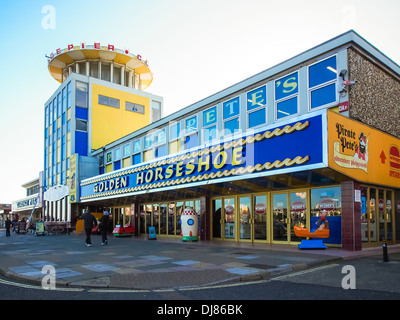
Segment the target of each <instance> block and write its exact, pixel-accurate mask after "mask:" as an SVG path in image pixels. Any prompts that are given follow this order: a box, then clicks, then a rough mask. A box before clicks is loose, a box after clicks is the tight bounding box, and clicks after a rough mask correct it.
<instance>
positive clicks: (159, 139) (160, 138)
mask: <svg viewBox="0 0 400 320" xmlns="http://www.w3.org/2000/svg"><path fill="white" fill-rule="evenodd" d="M155 136H156V144H157V145H160V144H165V141H166V136H165V129H161V130H158V131H157V132H156V134H155Z"/></svg>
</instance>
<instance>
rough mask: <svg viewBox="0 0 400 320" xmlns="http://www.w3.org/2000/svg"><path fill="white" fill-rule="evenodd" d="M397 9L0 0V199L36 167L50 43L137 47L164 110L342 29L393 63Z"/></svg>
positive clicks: (202, 0) (317, 3) (291, 1)
mask: <svg viewBox="0 0 400 320" xmlns="http://www.w3.org/2000/svg"><path fill="white" fill-rule="evenodd" d="M48 6H50V7H48ZM48 8H51V9H52V10H50V11H49V10H48ZM399 14H400V1H399V0H381V1H375V0H373V1H372V0H336V1H330V0H301V1H299V0H286V1H285V0H283V1H276V0H271V1H270V0H246V1H243V0H240V1H239V0H142V1H137V0H113V1H108V0H107V1H105V0H68V1H65V0H63V1H60V0H46V1H42V0H0V150H1V156H0V203H11V202H12V201H15V200H19V199H21V198H24V197H25V196H26V192H25V189H24V188H22V187H21V185H22V184H24V183H26V182H28V181H31V180H33V179H35V178H37V177H38V176H39V172H40V171H42V170H43V111H44V103H45V102H46V101H47V99H48V98H49V97H50V96H51V94H52V93H53V92H54V91H55V90H56V89H57V87H58V86H59V83H58V82H56V81H55V80H54V79H53V78H52V77H51V76H50V74H49V72H48V69H47V59H46V58H45V55H49V54H50V53H52V52H55V50H56V49H57V48H62V49H63V48H66V47H67V46H68V44H71V43H72V44H79V42H81V41H82V42H86V43H87V44H93V43H94V42H100V43H101V44H104V45H107V44H113V45H114V46H115V47H117V48H120V49H125V48H126V49H129V50H130V52H131V53H133V54H140V55H142V56H143V58H144V59H147V60H148V62H149V67H150V69H151V71H152V72H153V73H154V80H153V83H152V85H151V86H150V87H149V88H147V89H146V91H148V92H151V93H153V94H156V95H160V96H162V97H163V98H164V110H165V112H164V116H166V115H169V114H171V113H174V112H175V111H177V110H180V109H182V108H184V107H186V106H188V105H190V104H192V103H194V102H197V101H199V100H201V99H203V98H206V97H208V96H210V95H212V94H214V93H216V92H218V91H221V90H223V89H225V88H227V87H229V86H231V85H233V84H235V83H237V82H240V81H242V80H244V79H246V78H248V77H250V76H252V75H254V74H257V73H259V72H261V71H263V70H265V69H268V68H270V67H273V66H274V65H276V64H278V63H280V62H282V61H284V60H286V59H289V58H291V57H293V56H295V55H297V54H299V53H301V52H303V51H306V50H308V49H310V48H312V47H314V46H316V45H319V44H320V43H322V42H325V41H327V40H329V39H331V38H333V37H335V36H337V35H339V34H341V33H343V32H346V31H348V30H349V29H354V30H355V31H356V32H358V33H359V34H360V35H361V36H362V37H364V38H365V39H366V40H367V41H369V42H370V43H371V44H373V45H374V46H376V47H377V48H378V49H379V50H381V51H382V52H383V53H384V54H386V55H387V56H388V57H389V58H391V59H392V60H394V61H395V62H396V63H398V64H400V44H399V39H400V19H399Z"/></svg>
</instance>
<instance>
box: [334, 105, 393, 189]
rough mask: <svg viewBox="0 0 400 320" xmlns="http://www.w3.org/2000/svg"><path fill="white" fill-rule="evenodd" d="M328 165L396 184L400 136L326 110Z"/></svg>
mask: <svg viewBox="0 0 400 320" xmlns="http://www.w3.org/2000/svg"><path fill="white" fill-rule="evenodd" d="M327 115H328V123H327V124H328V166H329V167H330V168H332V169H334V170H335V171H337V172H341V173H343V174H345V175H347V176H349V177H352V178H354V179H355V180H357V181H360V182H364V183H372V184H380V185H385V186H392V187H395V188H398V187H399V181H400V148H398V146H400V139H398V138H396V137H394V136H391V135H389V134H387V133H385V132H383V131H380V130H377V129H374V128H372V127H370V126H367V125H365V124H363V123H361V122H358V121H354V120H352V119H350V118H348V117H345V116H342V115H340V114H338V113H335V112H333V111H328V112H327Z"/></svg>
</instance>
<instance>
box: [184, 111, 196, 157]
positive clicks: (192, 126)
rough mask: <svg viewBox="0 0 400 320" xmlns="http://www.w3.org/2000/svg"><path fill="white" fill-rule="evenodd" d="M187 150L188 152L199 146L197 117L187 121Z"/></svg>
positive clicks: (185, 144)
mask: <svg viewBox="0 0 400 320" xmlns="http://www.w3.org/2000/svg"><path fill="white" fill-rule="evenodd" d="M185 134H186V136H185V143H184V146H185V149H186V150H188V149H190V148H193V147H195V146H197V145H198V134H197V116H193V117H191V118H188V119H186V120H185Z"/></svg>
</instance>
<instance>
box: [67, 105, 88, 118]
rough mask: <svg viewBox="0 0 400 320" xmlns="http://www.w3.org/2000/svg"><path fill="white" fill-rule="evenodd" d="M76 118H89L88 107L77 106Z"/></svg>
mask: <svg viewBox="0 0 400 320" xmlns="http://www.w3.org/2000/svg"><path fill="white" fill-rule="evenodd" d="M64 114H65V113H64ZM75 118H77V119H83V120H88V109H84V108H79V107H76V109H75Z"/></svg>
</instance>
